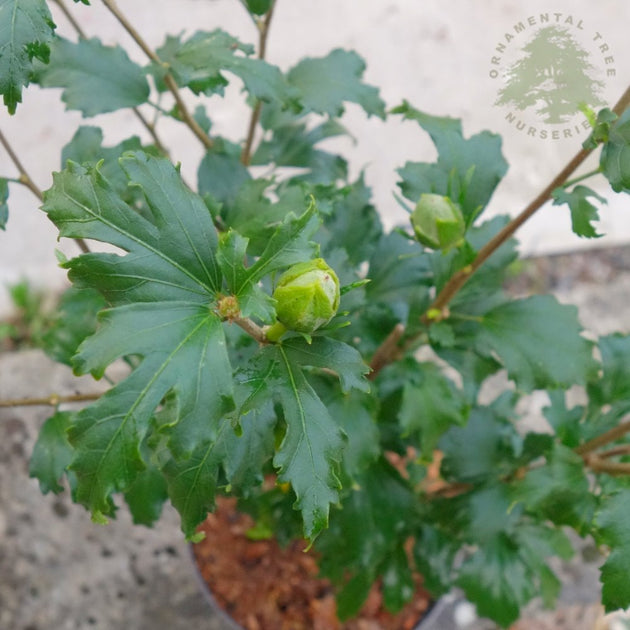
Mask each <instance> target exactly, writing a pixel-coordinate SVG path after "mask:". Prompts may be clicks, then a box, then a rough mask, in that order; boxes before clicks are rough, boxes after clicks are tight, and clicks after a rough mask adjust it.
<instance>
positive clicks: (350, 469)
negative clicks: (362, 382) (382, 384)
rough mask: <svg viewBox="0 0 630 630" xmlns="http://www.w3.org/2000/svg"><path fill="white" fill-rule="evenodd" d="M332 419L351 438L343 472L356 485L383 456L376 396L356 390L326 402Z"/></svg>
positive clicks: (344, 454)
mask: <svg viewBox="0 0 630 630" xmlns="http://www.w3.org/2000/svg"><path fill="white" fill-rule="evenodd" d="M324 402H325V403H326V406H327V407H328V411H329V412H330V415H331V416H332V418H333V419H334V420H335V422H336V423H337V424H338V425H339V426H340V427H341V429H342V430H343V431H344V433H345V434H346V436H347V443H346V445H345V447H344V451H343V462H342V464H343V470H344V472H345V473H346V474H347V475H348V476H349V477H350V479H351V480H352V481H354V482H356V480H357V479H358V477H359V476H360V475H361V473H362V472H363V471H364V470H365V469H366V468H367V467H368V466H369V465H370V464H371V463H372V462H374V461H375V460H376V458H377V457H378V455H379V454H380V452H381V451H380V446H379V439H380V436H379V430H378V425H377V424H376V413H377V405H376V401H375V399H374V397H373V396H369V395H367V394H362V393H360V392H358V391H357V390H353V391H352V392H350V393H349V394H346V395H343V396H338V395H337V396H333V397H332V398H331V399H327V400H325V401H324Z"/></svg>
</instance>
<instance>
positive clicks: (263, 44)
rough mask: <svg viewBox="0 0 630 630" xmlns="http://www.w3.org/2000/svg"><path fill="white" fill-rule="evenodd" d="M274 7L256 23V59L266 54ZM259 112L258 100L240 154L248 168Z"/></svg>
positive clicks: (274, 4) (260, 105) (259, 102)
mask: <svg viewBox="0 0 630 630" xmlns="http://www.w3.org/2000/svg"><path fill="white" fill-rule="evenodd" d="M275 6H276V0H273V1H272V3H271V5H270V6H269V11H267V14H266V15H265V19H264V20H257V21H256V25H257V26H258V59H264V58H265V56H266V54H267V37H268V36H269V28H270V26H271V20H272V18H273V10H274V8H275ZM261 110H262V102H261V101H260V100H259V101H257V103H256V105H255V106H254V109H253V110H252V115H251V118H250V119H249V126H248V128H247V139H246V140H245V146H244V147H243V151H242V152H241V162H242V163H243V164H244V165H245V166H249V163H250V161H251V159H252V146H253V144H254V135H255V133H256V127H257V126H258V121H259V120H260V112H261Z"/></svg>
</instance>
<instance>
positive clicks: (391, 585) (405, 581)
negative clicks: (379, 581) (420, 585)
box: [382, 547, 416, 613]
mask: <svg viewBox="0 0 630 630" xmlns="http://www.w3.org/2000/svg"><path fill="white" fill-rule="evenodd" d="M382 570H383V602H384V603H385V607H386V608H387V610H389V611H391V612H393V613H396V612H398V611H399V610H401V609H402V608H403V606H404V605H405V604H406V603H407V602H409V601H411V598H412V597H413V596H414V594H415V590H416V588H415V583H414V581H413V574H412V573H411V567H410V566H409V559H408V557H407V552H406V551H405V549H403V548H402V547H398V548H397V549H395V550H394V552H393V553H392V554H391V555H390V556H389V557H388V558H387V560H386V561H385V565H384V567H383V569H382Z"/></svg>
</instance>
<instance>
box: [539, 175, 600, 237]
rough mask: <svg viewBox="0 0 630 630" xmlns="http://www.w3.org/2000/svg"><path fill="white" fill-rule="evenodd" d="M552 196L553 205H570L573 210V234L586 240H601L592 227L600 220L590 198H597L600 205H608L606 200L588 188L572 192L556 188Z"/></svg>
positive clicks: (581, 187)
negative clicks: (593, 223)
mask: <svg viewBox="0 0 630 630" xmlns="http://www.w3.org/2000/svg"><path fill="white" fill-rule="evenodd" d="M551 196H552V198H553V200H554V201H553V205H554V206H559V205H561V204H563V203H566V204H568V206H569V210H571V225H572V227H573V232H575V234H577V235H578V236H582V237H584V238H599V237H600V236H602V235H601V234H598V233H597V231H596V230H595V228H594V227H593V225H592V222H594V221H597V220H599V214H598V212H597V208H596V207H595V206H594V205H593V204H592V203H591V202H590V201H589V200H588V198H589V197H595V199H597V201H599V202H600V203H607V202H606V199H604V198H603V197H601V196H600V195H598V194H597V193H596V192H595V191H594V190H591V189H590V188H587V187H586V186H576V187H575V188H574V189H573V190H572V191H571V192H568V191H567V190H565V189H564V188H556V189H555V190H554V191H553V192H552V193H551Z"/></svg>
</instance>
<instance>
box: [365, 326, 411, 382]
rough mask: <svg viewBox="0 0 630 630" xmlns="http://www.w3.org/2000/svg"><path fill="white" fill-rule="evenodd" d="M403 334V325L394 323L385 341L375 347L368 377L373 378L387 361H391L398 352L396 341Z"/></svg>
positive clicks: (397, 341) (398, 340)
mask: <svg viewBox="0 0 630 630" xmlns="http://www.w3.org/2000/svg"><path fill="white" fill-rule="evenodd" d="M404 334H405V327H404V326H403V325H402V324H396V325H395V326H394V329H393V330H392V331H391V332H390V333H389V335H387V337H386V339H385V341H383V343H382V344H381V345H380V346H379V347H378V348H377V350H376V352H375V353H374V356H373V357H372V360H371V361H370V369H371V370H372V371H371V372H370V374H369V375H368V379H370V380H374V379H375V378H376V375H377V374H378V373H379V372H380V371H381V369H382V368H384V367H385V366H386V365H388V364H389V363H392V362H393V361H394V360H395V359H396V357H397V356H398V354H399V352H400V348H399V347H398V343H399V342H400V340H401V339H402V337H403V335H404Z"/></svg>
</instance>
